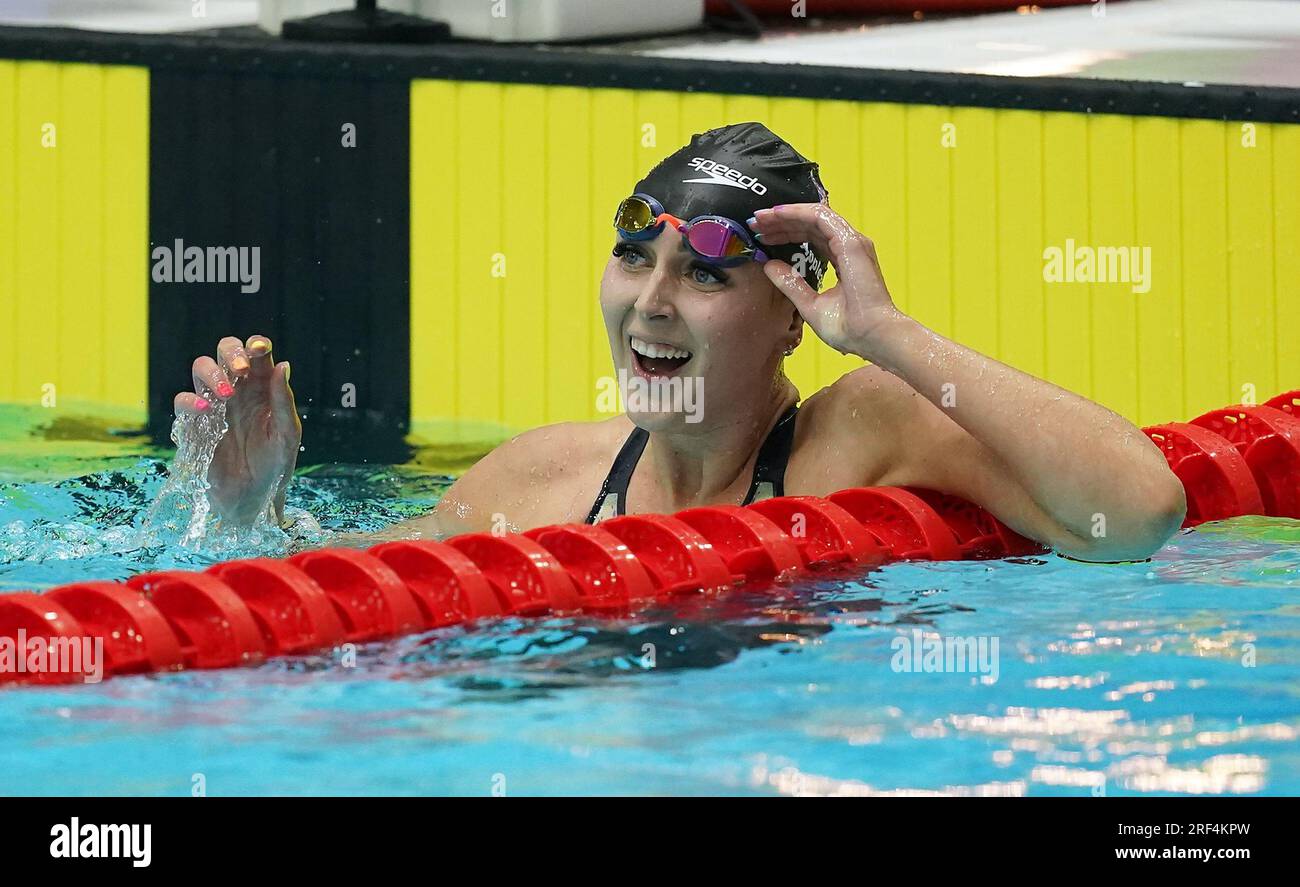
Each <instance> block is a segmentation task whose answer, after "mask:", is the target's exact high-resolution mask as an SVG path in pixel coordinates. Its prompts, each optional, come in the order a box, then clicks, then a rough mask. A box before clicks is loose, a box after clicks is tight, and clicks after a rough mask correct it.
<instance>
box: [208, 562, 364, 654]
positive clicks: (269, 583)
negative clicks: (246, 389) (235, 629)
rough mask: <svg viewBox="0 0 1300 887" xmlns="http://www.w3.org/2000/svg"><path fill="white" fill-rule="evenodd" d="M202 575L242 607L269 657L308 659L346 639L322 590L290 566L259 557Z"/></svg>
mask: <svg viewBox="0 0 1300 887" xmlns="http://www.w3.org/2000/svg"><path fill="white" fill-rule="evenodd" d="M207 572H208V573H210V574H212V575H213V576H216V577H217V578H218V579H220V580H221V581H222V582H224V583H226V584H227V585H229V586H230V588H231V590H232V591H234V592H235V594H236V595H238V596H239V598H240V600H242V601H243V602H244V603H245V604H247V605H248V609H249V610H250V611H251V612H252V614H253V621H255V622H256V623H257V627H258V629H260V630H261V632H262V638H263V639H264V640H265V641H266V648H267V652H268V653H271V654H272V655H284V654H294V653H311V652H314V651H316V650H323V649H329V648H330V647H333V646H334V645H336V644H340V643H342V642H343V641H345V640H346V639H347V632H346V631H345V630H344V628H343V621H342V620H341V619H339V614H338V611H336V610H335V609H334V604H333V602H332V601H330V599H329V598H328V597H327V596H326V594H325V590H324V589H322V588H321V587H320V586H319V585H317V584H316V581H315V580H314V579H312V578H311V577H310V576H308V575H307V574H306V573H304V572H303V571H302V570H300V569H298V568H297V567H295V566H294V565H293V564H290V563H286V562H284V561H277V560H272V559H271V558H266V557H259V558H254V559H252V560H246V561H231V562H230V563H226V564H217V565H216V566H214V567H209V568H208V570H207Z"/></svg>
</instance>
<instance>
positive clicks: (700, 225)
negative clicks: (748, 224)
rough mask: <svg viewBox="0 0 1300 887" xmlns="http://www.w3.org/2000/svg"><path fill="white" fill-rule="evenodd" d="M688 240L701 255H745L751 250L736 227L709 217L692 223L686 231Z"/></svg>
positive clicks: (723, 256) (716, 257) (731, 256)
mask: <svg viewBox="0 0 1300 887" xmlns="http://www.w3.org/2000/svg"><path fill="white" fill-rule="evenodd" d="M686 240H687V242H688V243H690V245H691V248H692V249H694V250H695V251H696V252H698V253H699V254H700V255H703V256H709V257H710V258H714V259H730V258H734V257H736V256H743V255H744V254H745V253H746V252H747V251H748V250H749V247H748V246H746V245H745V242H744V241H743V240H741V239H740V235H739V234H738V233H736V231H735V230H734V229H732V228H731V227H730V226H728V225H724V224H723V223H721V222H715V221H712V220H709V219H705V220H701V221H699V222H696V223H695V224H693V225H691V227H690V229H689V230H688V231H687V232H686Z"/></svg>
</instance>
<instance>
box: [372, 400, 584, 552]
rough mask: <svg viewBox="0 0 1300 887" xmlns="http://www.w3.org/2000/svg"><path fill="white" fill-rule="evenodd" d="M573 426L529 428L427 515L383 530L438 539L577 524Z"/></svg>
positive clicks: (579, 504) (477, 466) (457, 484)
mask: <svg viewBox="0 0 1300 887" xmlns="http://www.w3.org/2000/svg"><path fill="white" fill-rule="evenodd" d="M572 424H573V423H562V424H559V425H548V426H543V427H540V428H534V429H531V430H529V431H526V432H524V433H522V434H519V435H517V436H515V437H513V438H511V439H510V440H508V441H506V442H504V443H502V444H500V445H499V446H497V447H496V448H495V449H493V450H492V451H491V452H490V453H488V454H487V455H486V456H484V457H483V458H482V459H480V460H478V461H477V462H475V463H474V465H473V466H471V467H470V469H469V470H468V471H466V472H465V473H464V474H463V475H461V476H460V478H459V479H457V481H456V482H455V483H454V484H452V485H451V487H450V488H449V489H448V490H447V492H446V493H444V494H443V496H442V498H441V499H440V500H438V504H437V505H436V506H435V507H434V510H433V511H432V512H431V513H429V514H427V515H424V516H422V517H418V518H413V519H411V520H407V521H402V522H400V523H398V524H394V525H393V526H392V527H389V528H388V529H387V530H386V531H385V532H388V533H393V534H402V533H405V534H406V535H404V536H398V535H395V536H394V538H408V539H409V538H425V539H441V538H445V537H447V536H455V535H458V534H460V533H491V532H497V533H501V532H510V533H513V532H520V531H523V530H527V529H531V528H532V527H537V526H542V525H543V524H550V523H564V522H580V521H582V520H583V518H585V517H586V513H585V511H584V508H585V506H584V504H583V502H582V500H581V493H582V492H584V491H585V488H583V487H582V486H581V485H578V486H577V487H574V486H573V484H571V483H570V482H569V480H570V477H571V474H572V469H573V464H574V462H576V461H578V459H577V456H576V455H575V452H572V451H571V449H572V448H571V446H570V443H569V442H571V441H572V440H573V439H574V435H573V434H572V430H571V428H570V426H571V425H572ZM575 492H576V493H577V495H575ZM587 504H589V503H587ZM415 534H418V536H417V535H415Z"/></svg>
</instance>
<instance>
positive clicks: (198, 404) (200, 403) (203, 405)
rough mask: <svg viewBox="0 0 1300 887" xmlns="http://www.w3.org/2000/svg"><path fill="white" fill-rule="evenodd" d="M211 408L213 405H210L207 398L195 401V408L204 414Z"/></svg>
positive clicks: (197, 398) (199, 398)
mask: <svg viewBox="0 0 1300 887" xmlns="http://www.w3.org/2000/svg"><path fill="white" fill-rule="evenodd" d="M210 406H212V404H210V403H208V399H207V398H206V397H196V398H195V399H194V408H195V409H197V410H198V411H199V412H203V411H204V410H206V409H207V408H208V407H210Z"/></svg>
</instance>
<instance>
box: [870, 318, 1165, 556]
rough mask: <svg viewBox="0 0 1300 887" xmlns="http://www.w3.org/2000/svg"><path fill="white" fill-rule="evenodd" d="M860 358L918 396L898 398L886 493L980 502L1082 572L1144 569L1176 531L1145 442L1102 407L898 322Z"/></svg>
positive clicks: (1153, 452)
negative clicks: (896, 488)
mask: <svg viewBox="0 0 1300 887" xmlns="http://www.w3.org/2000/svg"><path fill="white" fill-rule="evenodd" d="M857 351H858V353H860V354H861V355H862V356H864V357H866V358H868V359H870V360H871V361H872V362H873V363H875V364H876V365H877V366H879V367H881V368H882V369H884V370H886V371H888V372H889V373H892V374H893V375H894V376H896V377H898V378H899V379H901V380H902V381H903V382H905V383H906V384H907V386H908V387H910V388H911V389H912V391H914V392H916V393H917V396H912V397H908V396H907V395H903V398H902V399H903V400H905V401H907V403H905V404H904V405H902V406H901V407H900V419H899V427H900V433H899V435H898V439H899V441H900V442H901V444H902V445H901V446H900V447H899V451H898V453H897V454H896V460H895V465H896V466H897V467H896V468H895V470H894V471H893V472H891V474H893V475H894V477H893V478H891V479H890V480H889V481H888V482H890V483H914V484H918V485H922V486H930V487H936V488H939V489H943V490H945V491H947V492H951V493H954V494H956V495H960V496H963V497H964V498H967V499H970V500H972V501H975V502H978V503H979V504H981V505H983V506H984V507H986V508H988V509H989V510H990V511H992V512H993V513H994V514H995V515H997V516H998V517H999V518H1000V519H1001V520H1002V521H1004V522H1005V523H1006V524H1008V525H1009V526H1011V527H1012V528H1013V529H1015V530H1017V531H1018V532H1021V533H1023V534H1024V535H1026V536H1030V537H1032V538H1036V539H1039V540H1041V541H1043V542H1045V543H1047V544H1049V545H1051V546H1052V547H1053V548H1055V549H1056V550H1057V551H1059V552H1060V553H1062V554H1065V555H1068V556H1070V557H1076V558H1079V559H1082V560H1097V561H1120V560H1140V559H1143V558H1146V557H1149V556H1150V555H1151V554H1152V553H1153V552H1154V551H1156V550H1157V549H1159V548H1160V547H1161V546H1162V545H1164V543H1165V542H1166V541H1168V539H1169V537H1170V536H1171V535H1173V533H1174V532H1175V531H1176V530H1177V529H1178V527H1179V526H1180V525H1181V524H1182V521H1183V517H1184V515H1185V514H1186V510H1187V503H1186V499H1185V494H1184V491H1183V485H1182V483H1181V482H1180V481H1179V480H1178V478H1177V477H1175V476H1174V474H1173V472H1172V471H1170V470H1169V467H1168V465H1167V463H1166V462H1165V459H1164V457H1163V456H1162V455H1161V453H1160V451H1159V450H1158V449H1156V447H1155V446H1154V445H1153V444H1152V443H1151V441H1150V440H1148V439H1147V437H1146V435H1144V434H1142V432H1141V431H1140V430H1139V429H1138V428H1136V427H1135V426H1134V425H1133V424H1132V423H1130V422H1128V421H1127V420H1126V419H1124V418H1123V417H1121V416H1119V415H1117V414H1116V413H1114V412H1111V411H1110V410H1108V409H1106V408H1105V407H1103V406H1101V405H1100V404H1097V403H1094V402H1092V401H1090V400H1088V399H1087V398H1084V397H1080V396H1079V395H1077V394H1073V393H1071V392H1069V391H1066V390H1065V389H1063V388H1059V387H1057V386H1056V385H1053V384H1051V383H1049V382H1045V381H1043V380H1041V379H1038V378H1035V377H1034V376H1031V375H1029V374H1028V373H1024V372H1021V371H1020V370H1017V369H1015V368H1013V367H1009V366H1007V365H1006V364H1003V363H1000V362H999V361H996V360H994V359H992V358H990V357H987V356H985V355H983V354H980V353H978V352H976V351H974V350H972V349H970V348H967V347H965V346H963V345H959V344H957V343H956V342H953V341H952V340H950V339H947V338H945V337H943V336H941V335H939V334H938V333H935V332H934V331H932V330H929V329H927V328H926V327H924V326H922V325H921V324H920V323H918V322H917V321H915V320H913V319H912V318H910V317H907V316H906V315H903V314H901V313H899V314H897V316H895V317H893V318H891V319H890V320H889V321H887V322H885V323H883V324H882V325H880V327H878V328H877V330H876V331H875V332H874V334H873V335H872V336H871V337H870V338H868V339H866V340H864V341H863V342H861V343H860V346H859V348H858V349H857ZM900 387H901V386H900Z"/></svg>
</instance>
